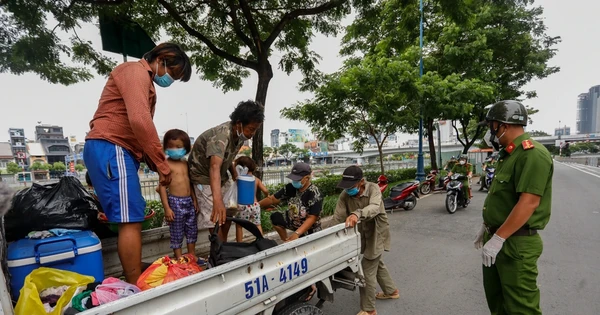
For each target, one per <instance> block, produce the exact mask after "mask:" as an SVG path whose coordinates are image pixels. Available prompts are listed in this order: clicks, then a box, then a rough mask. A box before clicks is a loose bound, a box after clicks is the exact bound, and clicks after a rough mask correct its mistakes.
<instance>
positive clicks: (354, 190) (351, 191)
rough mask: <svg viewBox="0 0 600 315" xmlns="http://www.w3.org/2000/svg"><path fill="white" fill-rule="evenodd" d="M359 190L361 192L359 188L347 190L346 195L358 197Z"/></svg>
mask: <svg viewBox="0 0 600 315" xmlns="http://www.w3.org/2000/svg"><path fill="white" fill-rule="evenodd" d="M358 190H359V189H358V187H352V188H349V189H346V193H347V194H348V196H350V197H354V196H356V195H358Z"/></svg>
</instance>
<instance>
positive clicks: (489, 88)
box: [342, 0, 560, 152]
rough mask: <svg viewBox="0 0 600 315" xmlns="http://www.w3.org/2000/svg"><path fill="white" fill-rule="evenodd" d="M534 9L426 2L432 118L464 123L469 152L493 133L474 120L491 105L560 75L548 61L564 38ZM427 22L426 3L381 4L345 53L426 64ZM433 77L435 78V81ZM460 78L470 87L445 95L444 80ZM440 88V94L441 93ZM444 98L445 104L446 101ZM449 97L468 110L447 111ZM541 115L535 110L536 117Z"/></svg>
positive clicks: (349, 36) (351, 33)
mask: <svg viewBox="0 0 600 315" xmlns="http://www.w3.org/2000/svg"><path fill="white" fill-rule="evenodd" d="M532 3H533V1H489V0H468V1H467V0H464V1H460V0H459V1H455V3H454V4H455V5H456V6H455V8H453V9H449V8H448V7H447V5H448V1H443V0H432V1H426V2H425V7H424V28H425V29H424V37H425V38H424V60H423V61H424V70H425V71H426V73H425V75H424V80H423V84H424V85H425V87H424V92H425V93H423V94H422V95H423V99H422V101H425V102H427V103H429V104H428V106H426V107H425V111H424V115H425V118H430V119H435V118H448V119H452V120H455V121H457V122H460V124H461V125H462V127H463V128H464V129H463V130H458V128H456V131H457V137H458V140H459V141H460V142H461V143H462V144H463V146H464V147H465V148H464V151H465V152H466V151H468V149H469V148H470V147H471V146H472V145H473V144H474V143H475V141H476V140H478V139H480V137H481V136H482V135H483V133H484V132H485V127H483V126H476V124H474V122H479V121H481V120H482V119H483V117H484V115H485V109H484V107H485V106H486V105H488V104H490V103H493V102H494V101H496V100H500V99H523V98H531V97H535V96H536V94H535V91H525V90H523V87H524V86H525V85H526V84H527V83H529V82H531V81H532V80H534V79H543V78H545V77H547V76H549V75H551V74H553V73H556V72H558V71H559V68H558V67H554V66H549V65H548V61H549V60H550V59H551V58H552V57H553V56H554V55H555V54H556V49H555V48H554V47H555V46H556V44H558V43H559V42H560V37H551V36H548V35H547V34H546V26H545V25H544V21H543V17H542V13H543V9H542V8H541V7H535V6H532V5H531V4H532ZM419 19H420V13H419V9H418V1H412V2H410V3H409V2H406V1H404V0H384V1H381V2H380V3H378V5H375V6H374V7H372V8H370V10H363V11H359V14H358V16H357V19H356V20H355V21H354V22H353V24H352V25H351V26H349V27H348V28H347V32H346V36H345V37H344V41H343V45H344V47H343V49H342V53H343V54H347V55H352V54H353V53H355V52H357V51H358V52H362V53H364V54H366V55H367V56H374V55H376V56H385V57H390V56H402V55H403V54H404V55H406V54H409V55H411V56H415V55H416V58H418V48H416V47H415V45H416V43H418V40H419ZM507 65H511V66H507ZM430 71H432V72H435V74H433V77H432V78H430V79H427V76H428V74H427V72H430ZM457 75H459V77H455V79H458V80H459V82H461V84H464V86H465V87H466V88H465V89H458V91H456V92H457V93H451V92H452V89H450V91H448V90H446V91H444V89H443V87H444V84H443V83H444V82H443V81H442V80H445V79H448V78H452V76H457ZM436 76H439V77H436ZM440 86H441V87H442V89H440ZM469 86H470V87H469ZM449 87H451V88H452V87H453V85H452V84H451V85H449ZM438 90H439V91H440V93H436V92H437V91H438ZM428 91H433V92H432V93H427V92H428ZM447 94H450V95H447ZM440 96H441V97H442V100H439V99H438V98H439V97H440ZM444 99H449V100H450V101H448V102H447V104H450V105H453V104H457V105H460V106H456V108H452V106H450V107H448V106H444V103H445V102H444ZM469 108H470V110H468V109H469ZM445 109H450V110H452V112H450V113H448V112H446V111H445ZM465 109H467V110H465ZM535 112H536V110H534V109H530V114H534V113H535ZM454 126H456V122H455V123H454Z"/></svg>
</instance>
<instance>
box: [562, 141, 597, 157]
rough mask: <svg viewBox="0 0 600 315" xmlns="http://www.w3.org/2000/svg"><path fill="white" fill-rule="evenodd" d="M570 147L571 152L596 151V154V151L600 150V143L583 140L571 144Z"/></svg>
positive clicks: (585, 152)
mask: <svg viewBox="0 0 600 315" xmlns="http://www.w3.org/2000/svg"><path fill="white" fill-rule="evenodd" d="M569 149H570V151H571V153H583V154H589V153H594V154H595V153H598V152H599V148H598V144H597V143H595V142H581V143H575V144H571V145H569ZM563 151H564V150H563Z"/></svg>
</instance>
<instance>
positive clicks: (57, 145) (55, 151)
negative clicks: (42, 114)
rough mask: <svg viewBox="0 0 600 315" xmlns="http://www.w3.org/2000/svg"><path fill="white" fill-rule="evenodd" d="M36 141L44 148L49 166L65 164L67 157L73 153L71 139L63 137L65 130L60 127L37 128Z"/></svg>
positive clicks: (42, 126)
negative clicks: (57, 163) (59, 163)
mask: <svg viewBox="0 0 600 315" xmlns="http://www.w3.org/2000/svg"><path fill="white" fill-rule="evenodd" d="M35 139H36V141H38V142H39V143H41V144H42V146H43V147H44V150H45V151H46V158H47V159H48V163H49V164H53V163H55V162H63V163H64V162H65V157H66V156H67V155H68V154H69V153H71V147H70V145H69V138H67V137H65V136H64V135H63V128H62V127H60V126H53V125H38V126H35Z"/></svg>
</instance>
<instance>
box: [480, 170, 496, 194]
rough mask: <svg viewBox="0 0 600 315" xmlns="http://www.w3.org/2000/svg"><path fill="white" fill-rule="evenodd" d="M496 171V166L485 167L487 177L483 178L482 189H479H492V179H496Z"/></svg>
mask: <svg viewBox="0 0 600 315" xmlns="http://www.w3.org/2000/svg"><path fill="white" fill-rule="evenodd" d="M495 172H496V169H495V168H494V167H487V168H486V169H485V177H484V178H482V179H481V189H479V190H483V189H485V190H487V191H489V190H490V187H492V181H493V180H494V173H495Z"/></svg>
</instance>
